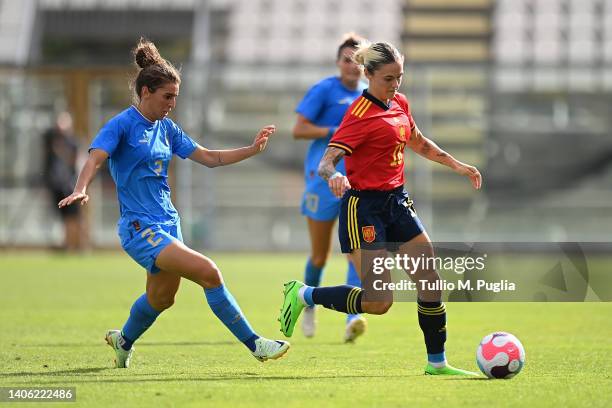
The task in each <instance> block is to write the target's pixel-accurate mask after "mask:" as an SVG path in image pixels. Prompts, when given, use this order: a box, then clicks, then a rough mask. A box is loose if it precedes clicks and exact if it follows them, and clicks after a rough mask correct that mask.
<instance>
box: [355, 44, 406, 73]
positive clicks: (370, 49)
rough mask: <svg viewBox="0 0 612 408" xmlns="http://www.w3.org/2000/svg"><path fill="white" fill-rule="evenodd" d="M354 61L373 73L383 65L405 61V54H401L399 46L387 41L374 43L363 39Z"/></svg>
mask: <svg viewBox="0 0 612 408" xmlns="http://www.w3.org/2000/svg"><path fill="white" fill-rule="evenodd" d="M353 61H355V63H356V64H357V65H363V67H364V68H365V69H366V70H367V71H368V72H369V73H371V74H372V73H374V71H376V70H378V69H379V68H380V67H381V66H382V65H385V64H391V63H393V62H399V63H400V64H401V63H403V62H404V56H403V55H402V54H400V52H399V51H398V50H397V48H395V47H394V46H393V45H391V44H389V43H387V42H377V43H374V44H372V43H370V42H368V41H362V42H361V43H360V44H359V46H358V47H357V51H355V54H353Z"/></svg>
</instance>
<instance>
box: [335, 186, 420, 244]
mask: <svg viewBox="0 0 612 408" xmlns="http://www.w3.org/2000/svg"><path fill="white" fill-rule="evenodd" d="M423 231H425V228H424V227H423V224H422V223H421V220H419V217H418V216H417V214H416V211H415V210H414V206H413V205H412V200H411V199H410V197H409V196H408V193H406V192H405V191H404V188H403V187H398V188H396V189H395V190H391V191H373V190H368V191H357V190H349V191H347V192H346V194H344V197H342V205H341V209H340V221H339V223H338V236H339V238H340V247H341V248H342V253H345V254H348V253H351V252H353V250H355V249H386V250H388V251H391V252H395V251H397V250H398V247H399V245H401V244H403V243H405V242H408V241H410V240H411V239H413V238H414V237H416V236H417V235H419V234H421V233H422V232H423Z"/></svg>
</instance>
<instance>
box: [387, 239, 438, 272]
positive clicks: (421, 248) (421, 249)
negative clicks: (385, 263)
mask: <svg viewBox="0 0 612 408" xmlns="http://www.w3.org/2000/svg"><path fill="white" fill-rule="evenodd" d="M397 253H398V254H399V255H400V256H401V257H402V258H403V257H404V256H407V257H409V258H415V259H416V258H422V259H425V260H427V259H431V258H433V257H434V255H435V254H434V249H433V245H432V243H431V239H429V235H427V232H425V231H423V232H422V233H420V234H419V235H417V236H416V237H414V238H412V239H411V240H410V241H408V242H405V243H403V244H402V245H400V246H399V248H398V251H397ZM434 264H435V263H434V262H425V263H421V264H420V265H421V267H419V268H418V269H417V270H415V271H412V270H407V271H406V272H407V273H408V275H409V276H410V278H411V279H412V280H413V281H419V280H421V279H427V280H435V279H439V275H438V273H437V272H436V270H435V268H433V265H434ZM429 266H431V267H429Z"/></svg>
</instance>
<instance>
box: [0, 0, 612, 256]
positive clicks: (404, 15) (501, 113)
mask: <svg viewBox="0 0 612 408" xmlns="http://www.w3.org/2000/svg"><path fill="white" fill-rule="evenodd" d="M347 31H355V32H357V33H360V34H362V35H364V36H366V37H368V38H369V39H371V40H373V41H381V40H384V41H389V42H391V43H393V44H395V45H397V46H398V47H399V48H401V49H402V50H403V52H404V53H405V55H406V66H405V69H406V75H405V80H404V84H403V92H405V93H406V94H407V95H408V97H409V99H410V100H411V105H412V109H413V115H414V117H415V119H416V121H417V123H418V125H419V127H420V128H421V129H422V130H423V131H424V133H425V134H426V135H427V136H428V137H430V138H431V139H433V140H434V141H436V142H437V143H438V144H439V145H441V146H442V147H443V148H444V149H446V150H448V151H449V152H450V153H452V154H453V155H454V156H455V157H457V158H458V159H459V160H462V161H465V162H468V163H472V164H475V165H476V166H478V167H479V168H480V169H481V171H482V172H483V174H484V177H485V184H484V188H483V190H482V191H480V192H475V191H473V190H472V189H471V187H470V185H469V183H468V182H467V180H465V179H463V178H461V177H459V176H456V175H455V174H453V173H451V172H450V171H449V170H447V169H446V168H444V167H442V166H440V165H434V164H430V163H428V162H426V161H424V160H422V159H421V158H419V157H416V155H415V154H411V153H408V154H407V155H406V158H407V163H408V166H407V175H408V182H407V188H408V190H409V191H410V192H411V194H412V195H413V196H414V199H415V201H416V206H417V211H418V212H419V214H420V216H421V218H422V219H423V220H424V222H425V224H426V226H427V227H428V230H429V232H430V235H431V236H432V237H433V238H434V239H435V240H437V241H465V240H467V241H607V240H609V235H610V231H612V189H611V186H612V135H611V131H612V115H611V114H610V113H611V112H612V0H497V1H496V0H380V1H377V2H372V1H361V0H337V1H331V0H330V1H324V0H308V1H307V0H231V1H230V0H228V1H221V0H210V1H198V0H175V1H172V2H167V1H166V2H162V1H158V0H148V1H143V0H121V1H117V0H107V1H102V0H38V1H37V0H22V1H9V0H0V247H10V246H48V245H55V244H57V243H58V242H60V241H61V224H60V219H59V217H57V215H56V214H55V213H54V212H53V211H52V208H50V206H49V203H48V201H49V200H48V198H47V197H46V196H45V194H47V193H46V190H45V188H44V179H43V178H42V176H41V174H42V167H43V159H42V154H43V153H42V134H43V132H44V130H45V129H47V128H49V127H50V126H51V125H52V123H53V122H54V120H55V116H56V115H57V113H59V112H62V111H65V110H68V111H70V112H71V113H72V114H73V116H74V130H75V133H76V134H77V135H79V136H80V137H81V147H82V149H83V154H85V151H84V150H85V148H86V146H87V145H88V143H89V141H90V140H91V139H92V138H93V137H94V136H95V134H96V132H97V130H98V129H99V128H100V126H101V125H102V124H103V123H104V122H105V121H107V120H108V119H109V118H110V117H112V116H113V115H115V114H116V113H118V112H119V111H121V110H122V109H124V108H125V107H126V106H127V105H128V104H129V103H130V102H131V97H132V96H131V93H130V91H129V89H128V83H129V80H130V78H131V75H133V74H134V72H135V70H134V69H133V68H132V66H131V65H130V63H131V56H130V50H131V48H132V47H133V46H134V45H135V44H136V42H137V40H138V38H139V37H140V36H141V35H144V36H146V37H148V38H149V39H151V40H153V41H154V42H155V43H156V44H157V45H158V47H159V48H160V51H161V53H162V55H164V56H165V57H166V58H168V59H169V60H171V61H173V62H174V63H175V65H177V66H180V67H182V72H183V86H182V87H181V96H180V98H179V101H178V106H177V109H176V111H175V113H174V118H175V119H176V120H177V121H178V122H179V124H180V125H181V126H182V127H183V128H184V129H185V130H186V131H187V132H188V133H190V134H191V135H192V136H193V137H194V138H195V139H196V140H198V141H199V142H200V143H201V144H203V145H205V146H207V147H211V148H224V147H230V146H231V147H237V146H241V145H245V144H247V143H250V141H251V140H252V138H253V136H254V134H255V132H256V130H257V129H258V128H259V127H260V126H262V125H265V124H268V123H275V124H276V125H277V126H278V129H279V130H278V132H277V135H276V136H275V139H274V140H273V141H272V142H271V143H270V145H269V148H268V150H267V151H266V152H265V154H263V155H260V156H257V157H256V158H254V159H252V160H249V161H247V162H245V163H241V164H238V165H235V166H231V167H227V168H221V169H213V170H209V169H204V168H201V167H200V166H198V165H194V164H192V163H191V162H189V161H181V160H177V161H176V162H175V166H174V168H173V169H172V170H173V171H172V179H173V187H174V201H175V203H176V204H177V207H178V208H179V211H180V212H181V215H182V217H183V229H184V235H185V238H186V240H188V241H189V242H190V243H191V244H192V245H193V246H194V247H196V248H204V249H213V250H232V249H240V250H305V249H307V248H308V242H307V239H308V238H307V234H306V225H305V220H304V219H303V217H302V216H301V215H300V213H299V203H300V198H301V192H302V188H303V181H302V163H303V157H304V153H305V151H306V148H307V143H305V142H303V141H294V140H293V139H292V137H291V128H292V126H293V123H294V120H295V114H294V112H293V110H294V108H295V106H296V105H297V103H298V101H299V100H300V99H301V97H302V96H303V94H304V92H305V91H306V90H307V89H308V88H309V87H310V86H311V85H312V84H313V83H314V82H316V81H317V80H319V79H320V78H322V77H323V76H326V75H330V74H333V73H335V72H336V68H335V65H334V61H335V53H336V47H337V45H338V43H339V41H340V39H341V37H342V34H343V33H345V32H347ZM91 194H92V196H93V197H92V201H91V202H90V204H89V206H88V207H89V208H88V210H87V218H88V220H89V225H90V235H91V238H90V239H91V242H92V243H93V245H94V246H96V247H115V246H117V245H118V244H117V242H118V241H117V239H116V235H115V222H116V219H117V216H118V210H117V204H116V196H115V192H114V186H113V184H112V180H111V179H110V176H109V175H108V174H107V172H106V171H102V172H101V175H100V176H98V178H97V179H96V181H95V182H94V183H93V184H92V186H91Z"/></svg>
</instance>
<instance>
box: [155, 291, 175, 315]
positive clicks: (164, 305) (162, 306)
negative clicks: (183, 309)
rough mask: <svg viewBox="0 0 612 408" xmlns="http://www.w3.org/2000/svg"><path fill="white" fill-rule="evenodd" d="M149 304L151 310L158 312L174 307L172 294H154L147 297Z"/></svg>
mask: <svg viewBox="0 0 612 408" xmlns="http://www.w3.org/2000/svg"><path fill="white" fill-rule="evenodd" d="M149 302H150V303H151V306H152V307H153V309H155V310H157V311H158V312H161V311H164V310H166V309H169V308H171V307H172V305H174V294H170V293H156V294H153V295H152V296H149Z"/></svg>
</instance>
